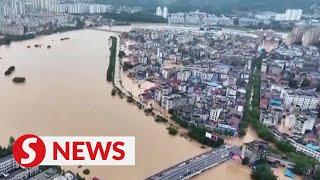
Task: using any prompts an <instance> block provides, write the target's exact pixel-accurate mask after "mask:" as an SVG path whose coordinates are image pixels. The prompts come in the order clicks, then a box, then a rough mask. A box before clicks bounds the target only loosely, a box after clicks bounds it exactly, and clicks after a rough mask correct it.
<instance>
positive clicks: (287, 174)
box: [284, 168, 294, 178]
mask: <svg viewBox="0 0 320 180" xmlns="http://www.w3.org/2000/svg"><path fill="white" fill-rule="evenodd" d="M284 175H285V176H286V177H290V178H293V177H294V174H293V172H292V171H291V170H290V169H288V168H286V169H285V170H284Z"/></svg>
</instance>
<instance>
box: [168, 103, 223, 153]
mask: <svg viewBox="0 0 320 180" xmlns="http://www.w3.org/2000/svg"><path fill="white" fill-rule="evenodd" d="M169 113H170V114H171V119H172V120H173V121H175V122H176V123H178V124H179V125H180V126H181V127H183V128H186V129H188V136H189V137H190V138H193V139H195V140H197V141H198V142H199V143H201V144H203V145H207V146H210V147H213V148H218V147H220V146H221V145H223V144H224V140H223V139H222V138H217V140H211V139H209V138H207V137H206V132H207V130H206V129H205V128H203V127H198V126H195V125H189V123H188V122H186V121H184V120H182V119H181V118H180V117H179V116H178V115H177V114H176V112H175V111H174V110H172V109H171V110H169Z"/></svg>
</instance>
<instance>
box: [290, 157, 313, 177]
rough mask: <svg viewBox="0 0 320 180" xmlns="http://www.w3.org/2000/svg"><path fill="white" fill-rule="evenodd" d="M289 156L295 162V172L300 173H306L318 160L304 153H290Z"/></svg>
mask: <svg viewBox="0 0 320 180" xmlns="http://www.w3.org/2000/svg"><path fill="white" fill-rule="evenodd" d="M288 156H289V158H290V159H291V160H292V161H293V162H294V163H295V167H294V172H295V173H296V174H298V175H305V174H307V173H308V171H309V170H311V169H312V167H313V166H314V165H315V163H316V160H315V159H312V158H311V157H308V156H306V155H304V154H298V153H290V154H289V155H288Z"/></svg>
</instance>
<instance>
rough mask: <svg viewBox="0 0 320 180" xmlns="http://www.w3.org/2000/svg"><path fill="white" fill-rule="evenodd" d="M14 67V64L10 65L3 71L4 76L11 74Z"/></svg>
mask: <svg viewBox="0 0 320 180" xmlns="http://www.w3.org/2000/svg"><path fill="white" fill-rule="evenodd" d="M15 69H16V67H14V66H10V67H9V68H8V69H7V70H6V71H5V72H4V75H5V76H9V75H11V74H12V72H13V71H15Z"/></svg>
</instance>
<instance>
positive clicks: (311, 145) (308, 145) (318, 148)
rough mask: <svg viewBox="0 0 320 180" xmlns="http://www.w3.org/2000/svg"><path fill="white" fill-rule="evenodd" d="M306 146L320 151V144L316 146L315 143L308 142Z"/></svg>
mask: <svg viewBox="0 0 320 180" xmlns="http://www.w3.org/2000/svg"><path fill="white" fill-rule="evenodd" d="M306 147H307V148H309V149H312V150H315V151H319V150H320V147H319V146H315V145H313V144H307V145H306Z"/></svg>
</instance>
